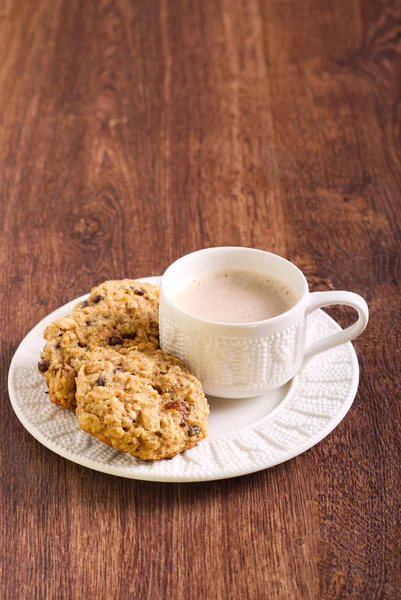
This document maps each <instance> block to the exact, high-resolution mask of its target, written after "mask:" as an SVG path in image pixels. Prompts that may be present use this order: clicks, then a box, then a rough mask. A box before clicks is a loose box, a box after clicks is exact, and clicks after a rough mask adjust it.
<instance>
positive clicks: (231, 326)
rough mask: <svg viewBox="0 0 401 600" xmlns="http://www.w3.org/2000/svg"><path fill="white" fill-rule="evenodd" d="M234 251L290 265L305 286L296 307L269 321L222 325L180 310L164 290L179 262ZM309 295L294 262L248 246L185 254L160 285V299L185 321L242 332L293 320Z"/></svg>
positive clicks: (300, 272) (172, 266)
mask: <svg viewBox="0 0 401 600" xmlns="http://www.w3.org/2000/svg"><path fill="white" fill-rule="evenodd" d="M234 250H242V251H245V252H252V253H258V254H264V255H266V254H267V255H269V256H271V257H273V258H274V259H275V260H278V261H279V262H283V263H287V264H288V265H290V266H291V267H292V268H293V269H294V270H295V271H296V272H297V273H298V275H299V276H300V277H301V280H302V283H303V285H304V290H303V292H302V294H301V295H300V297H299V298H298V301H297V302H296V303H295V304H294V306H292V307H291V308H290V309H288V310H286V311H285V312H283V313H280V314H279V315H277V316H276V317H270V318H269V319H263V320H262V321H250V322H248V323H230V322H224V323H222V322H220V321H211V320H209V319H203V318H201V317H196V316H194V315H191V314H190V313H187V312H185V311H184V310H182V309H181V308H178V306H176V304H174V302H172V300H171V299H170V298H169V297H168V295H167V294H166V292H165V290H164V288H163V282H164V278H165V276H166V275H168V274H170V273H171V271H172V270H173V269H174V267H176V265H177V264H178V263H179V262H181V261H182V260H184V259H188V258H189V257H193V256H195V255H197V254H205V253H209V252H215V251H229V252H230V251H234ZM308 294H309V287H308V282H307V280H306V277H305V275H304V274H303V273H302V271H301V269H299V268H298V267H297V266H296V265H295V264H294V263H293V262H291V261H290V260H287V259H286V258H283V257H282V256H279V255H278V254H274V253H273V252H268V251H267V250H261V249H259V248H249V247H246V246H214V247H211V248H203V249H201V250H195V251H194V252H190V253H188V254H184V256H181V257H180V258H177V260H175V261H174V262H173V263H171V264H170V265H169V266H168V267H167V269H166V270H165V272H164V273H163V276H162V280H161V283H160V296H161V298H160V299H162V298H163V301H165V302H167V303H168V304H169V306H170V308H172V309H173V310H174V311H177V313H178V314H179V315H180V316H182V317H184V318H185V319H190V320H192V321H193V322H195V323H197V324H198V325H202V324H205V326H207V327H210V326H218V327H221V328H225V329H231V330H233V329H237V330H242V331H243V330H244V329H247V328H248V329H249V328H255V327H261V326H270V325H272V326H275V325H278V324H280V322H281V321H285V320H288V319H291V317H292V316H293V315H294V314H295V313H296V312H297V311H298V310H299V307H300V305H301V304H302V303H303V302H305V300H306V298H307V296H308Z"/></svg>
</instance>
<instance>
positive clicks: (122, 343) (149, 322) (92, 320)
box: [38, 279, 159, 408]
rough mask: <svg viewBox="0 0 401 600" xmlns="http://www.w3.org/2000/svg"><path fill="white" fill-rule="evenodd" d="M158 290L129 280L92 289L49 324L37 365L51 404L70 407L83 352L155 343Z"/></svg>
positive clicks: (111, 282) (84, 354)
mask: <svg viewBox="0 0 401 600" xmlns="http://www.w3.org/2000/svg"><path fill="white" fill-rule="evenodd" d="M158 311H159V289H158V288H157V287H156V286H154V285H151V284H149V283H139V282H137V281H133V280H131V279H123V280H122V281H106V282H105V283H102V284H101V285H99V286H98V287H95V288H94V289H93V290H92V291H91V293H90V295H89V297H88V299H87V300H84V301H83V302H80V303H79V304H77V305H76V306H75V308H74V309H73V311H72V312H71V314H70V315H68V316H67V317H64V318H63V319H59V320H58V321H55V322H54V323H52V324H51V325H49V326H48V327H47V328H46V330H45V333H44V336H45V339H46V340H47V344H46V346H45V348H44V350H43V352H42V354H41V360H40V362H39V363H38V369H39V371H40V373H41V374H42V375H44V377H46V380H47V385H48V387H49V397H50V399H51V401H52V402H54V403H55V404H59V405H61V406H65V407H67V408H74V407H75V406H76V400H75V390H76V387H75V378H76V376H77V374H78V371H79V369H80V368H81V366H82V365H83V364H84V362H85V361H86V358H87V355H88V352H89V351H90V350H93V349H95V348H97V347H99V346H100V347H106V348H110V347H113V348H115V349H116V350H120V349H122V348H130V347H132V346H137V345H139V344H141V343H144V342H146V343H148V344H150V345H153V346H154V347H155V348H158V347H159V315H158Z"/></svg>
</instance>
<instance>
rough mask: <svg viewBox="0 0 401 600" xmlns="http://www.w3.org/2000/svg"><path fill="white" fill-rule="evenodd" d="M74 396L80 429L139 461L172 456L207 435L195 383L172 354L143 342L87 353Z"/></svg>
mask: <svg viewBox="0 0 401 600" xmlns="http://www.w3.org/2000/svg"><path fill="white" fill-rule="evenodd" d="M76 396H77V418H78V423H79V425H80V427H81V428H82V429H83V430H84V431H86V433H90V434H92V435H94V436H95V437H97V438H98V439H99V440H100V441H101V442H104V443H105V444H107V445H109V446H112V447H113V448H116V449H117V450H121V451H122V452H128V453H130V454H132V455H133V456H138V457H140V458H142V459H144V460H158V459H160V458H172V457H173V456H175V455H176V454H178V453H179V452H182V451H183V450H186V449H187V448H192V447H193V446H196V445H197V443H198V442H199V441H200V440H202V439H203V438H205V437H206V435H207V417H208V414H209V407H208V404H207V400H206V397H205V394H204V393H203V390H202V386H201V384H200V382H199V381H198V379H196V377H194V376H193V375H191V374H190V373H189V371H188V370H187V369H186V368H185V367H184V365H183V364H182V363H181V361H180V360H178V358H175V357H174V356H171V355H170V354H167V353H166V352H162V350H155V348H153V347H152V346H150V345H148V344H143V345H140V346H138V348H130V349H126V348H124V349H122V350H121V351H120V352H116V351H114V350H112V349H110V348H98V349H96V350H94V351H92V352H90V354H89V355H88V360H87V361H86V362H85V364H84V365H83V366H82V367H81V369H80V371H79V374H78V377H77V394H76Z"/></svg>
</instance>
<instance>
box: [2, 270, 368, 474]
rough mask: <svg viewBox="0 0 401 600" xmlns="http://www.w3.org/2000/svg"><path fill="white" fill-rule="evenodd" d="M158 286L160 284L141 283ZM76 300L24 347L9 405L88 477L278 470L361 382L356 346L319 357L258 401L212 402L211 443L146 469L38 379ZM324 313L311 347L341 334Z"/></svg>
mask: <svg viewBox="0 0 401 600" xmlns="http://www.w3.org/2000/svg"><path fill="white" fill-rule="evenodd" d="M143 281H149V282H150V283H154V284H156V285H158V284H159V282H160V277H149V278H145V279H143ZM84 298H85V296H82V298H77V299H76V300H73V301H72V302H69V303H68V304H65V305H64V306H62V307H61V308H59V309H58V310H56V311H54V312H53V313H51V314H50V315H48V316H47V317H46V318H45V319H43V320H42V321H41V322H40V323H38V325H36V327H34V328H33V329H32V330H31V331H30V332H29V333H28V335H27V336H26V337H25V338H24V339H23V341H22V342H21V344H20V346H19V348H18V349H17V351H16V353H15V355H14V357H13V360H12V362H11V366H10V371H9V378H8V389H9V395H10V400H11V404H12V406H13V408H14V411H15V413H16V415H17V417H18V418H19V420H20V421H21V423H22V424H23V425H24V427H25V428H26V429H27V430H28V431H29V433H31V434H32V435H33V436H34V437H35V438H36V439H37V440H38V441H39V442H41V443H42V444H43V445H44V446H46V447H47V448H49V449H50V450H53V452H56V453H57V454H59V455H60V456H63V457H64V458H67V459H69V460H71V461H73V462H76V463H78V464H80V465H84V466H85V467H89V468H90V469H95V470H97V471H102V472H104V473H109V474H111V475H119V476H120V477H128V478H131V479H142V480H147V481H167V482H193V481H208V480H213V479H225V478H228V477H237V476H239V475H246V474H248V473H254V472H256V471H260V470H262V469H267V468H269V467H273V466H275V465H278V464H280V463H282V462H284V461H286V460H289V459H290V458H293V457H294V456H297V455H298V454H301V453H302V452H305V451H306V450H308V449H309V448H311V447H312V446H314V445H315V444H317V443H318V442H319V441H320V440H322V439H323V438H324V437H326V436H327V435H328V434H329V433H330V432H331V431H332V430H333V429H334V428H335V427H336V426H337V425H338V423H339V422H340V421H341V420H342V419H343V418H344V416H345V415H346V413H347V412H348V410H349V408H350V406H351V404H352V402H353V400H354V397H355V394H356V391H357V388H358V379H359V369H358V361H357V357H356V354H355V350H354V348H353V346H352V344H351V343H348V344H344V345H343V346H340V347H338V348H335V349H334V350H330V351H328V352H325V353H323V354H320V355H319V356H317V357H316V358H315V359H313V360H312V361H311V362H310V363H309V365H308V366H307V367H306V368H305V369H304V370H303V371H301V372H300V373H299V374H298V375H297V376H296V377H295V378H294V379H293V380H292V382H291V383H290V384H287V385H286V386H284V387H282V388H280V389H279V390H277V391H274V392H270V393H267V394H265V395H263V396H259V397H257V398H245V399H241V400H226V399H218V398H209V401H210V407H211V412H210V417H209V437H208V438H207V439H206V440H204V441H202V442H201V443H200V444H199V446H197V447H196V448H193V449H191V450H188V451H186V452H184V453H182V454H179V455H178V456H176V457H175V458H173V459H172V460H161V461H157V462H145V461H141V460H139V459H137V458H134V457H132V456H130V455H128V454H123V453H121V452H119V451H117V450H114V449H112V448H109V447H108V446H106V445H104V444H102V443H101V442H99V441H98V440H97V439H96V438H94V437H92V436H90V435H88V434H86V433H84V432H83V431H81V429H80V428H79V427H78V424H77V421H76V418H75V415H74V412H73V411H70V410H67V409H63V408H59V407H57V406H55V405H54V404H52V403H51V402H50V401H49V398H48V396H47V395H46V394H45V391H46V390H47V387H46V383H45V380H44V378H43V377H41V376H40V375H39V373H38V372H37V366H36V365H37V362H38V358H39V354H40V352H41V350H42V348H43V346H44V339H43V331H44V329H45V327H46V326H47V325H48V324H49V323H51V322H52V321H54V320H55V319H59V318H61V317H63V316H65V315H67V314H68V313H69V312H70V311H71V309H72V307H73V306H74V305H75V303H76V302H78V301H79V300H82V299H84ZM339 328H340V327H339V325H338V324H337V323H336V322H335V321H333V319H331V317H329V316H328V315H327V314H326V313H325V312H323V311H322V310H317V311H315V312H314V313H313V314H312V315H311V316H310V318H309V323H308V341H310V340H313V339H319V338H321V337H324V336H327V335H328V334H329V333H332V332H335V331H338V330H339Z"/></svg>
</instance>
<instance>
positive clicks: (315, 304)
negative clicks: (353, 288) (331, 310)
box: [302, 291, 369, 367]
mask: <svg viewBox="0 0 401 600" xmlns="http://www.w3.org/2000/svg"><path fill="white" fill-rule="evenodd" d="M332 304H345V305H346V306H352V308H355V310H356V311H357V312H358V320H357V321H356V322H355V323H353V324H352V325H350V326H349V327H347V328H346V329H342V330H341V331H337V332H336V333H332V334H331V335H329V336H327V337H325V338H323V339H321V340H317V341H315V342H312V343H311V344H310V345H309V346H308V347H307V349H306V351H305V355H304V361H303V363H302V366H303V367H304V366H305V365H306V364H307V363H308V362H309V361H310V360H311V359H312V358H313V357H314V356H316V355H317V354H320V353H321V352H325V350H330V349H331V348H335V347H336V346H341V344H345V343H346V342H350V341H351V340H354V339H355V338H356V337H358V335H360V334H361V333H362V331H363V330H364V329H365V327H366V325H367V324H368V320H369V308H368V305H367V304H366V302H365V300H364V299H363V298H362V296H359V295H358V294H354V293H353V292H340V291H338V292H337V291H334V292H312V293H311V294H310V295H309V302H308V306H307V308H306V314H307V315H310V314H311V313H312V312H313V311H314V310H316V309H317V308H322V306H330V305H332Z"/></svg>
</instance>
